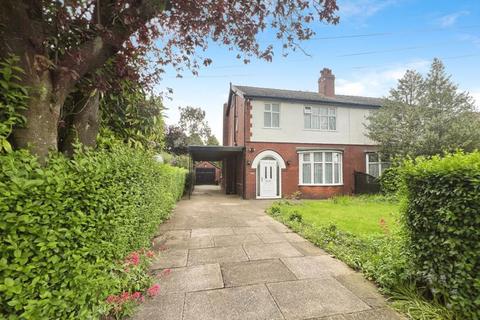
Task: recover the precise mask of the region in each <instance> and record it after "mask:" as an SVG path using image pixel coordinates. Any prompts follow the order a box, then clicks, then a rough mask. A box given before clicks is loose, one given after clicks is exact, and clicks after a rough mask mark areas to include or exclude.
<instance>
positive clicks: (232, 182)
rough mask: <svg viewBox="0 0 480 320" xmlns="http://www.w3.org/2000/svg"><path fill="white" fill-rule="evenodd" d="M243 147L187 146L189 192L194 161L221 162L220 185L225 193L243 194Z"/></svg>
mask: <svg viewBox="0 0 480 320" xmlns="http://www.w3.org/2000/svg"><path fill="white" fill-rule="evenodd" d="M244 150H245V148H244V147H230V146H228V147H227V146H188V154H189V155H190V159H191V161H190V168H189V170H190V176H191V177H192V183H191V184H190V190H189V194H191V193H192V191H193V188H194V186H195V175H194V172H193V170H194V163H195V162H196V161H220V162H222V178H221V182H220V186H221V188H222V190H223V192H225V193H226V194H239V195H241V196H242V197H243V194H244V188H245V186H244V183H243V181H244V177H245V165H244V164H243V159H244V157H243V153H244Z"/></svg>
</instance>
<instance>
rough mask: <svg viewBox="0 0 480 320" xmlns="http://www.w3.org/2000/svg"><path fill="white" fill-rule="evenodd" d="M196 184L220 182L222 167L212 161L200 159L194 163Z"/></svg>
mask: <svg viewBox="0 0 480 320" xmlns="http://www.w3.org/2000/svg"><path fill="white" fill-rule="evenodd" d="M194 167H195V184H219V183H220V176H221V172H222V169H220V167H219V166H218V165H217V164H215V163H213V162H211V161H199V162H196V163H195V164H194Z"/></svg>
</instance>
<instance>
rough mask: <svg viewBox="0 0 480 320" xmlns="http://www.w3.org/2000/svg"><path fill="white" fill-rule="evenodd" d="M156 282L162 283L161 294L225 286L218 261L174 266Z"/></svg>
mask: <svg viewBox="0 0 480 320" xmlns="http://www.w3.org/2000/svg"><path fill="white" fill-rule="evenodd" d="M156 282H157V283H158V284H160V294H161V295H166V294H171V293H179V292H192V291H200V290H210V289H218V288H223V279H222V272H221V271H220V265H219V264H218V263H215V264H204V265H199V266H192V267H185V268H174V269H171V270H170V273H168V274H166V275H162V276H161V278H159V279H157V281H156Z"/></svg>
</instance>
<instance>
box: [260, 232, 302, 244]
mask: <svg viewBox="0 0 480 320" xmlns="http://www.w3.org/2000/svg"><path fill="white" fill-rule="evenodd" d="M258 236H259V237H260V239H262V241H263V242H264V243H278V242H286V241H288V242H305V241H307V240H305V239H304V238H302V237H300V236H299V235H298V234H296V233H291V232H290V233H261V234H259V235H258Z"/></svg>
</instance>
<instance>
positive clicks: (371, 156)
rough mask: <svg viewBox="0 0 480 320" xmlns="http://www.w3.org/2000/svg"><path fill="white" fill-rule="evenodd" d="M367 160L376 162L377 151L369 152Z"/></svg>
mask: <svg viewBox="0 0 480 320" xmlns="http://www.w3.org/2000/svg"><path fill="white" fill-rule="evenodd" d="M368 162H378V153H369V154H368Z"/></svg>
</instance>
